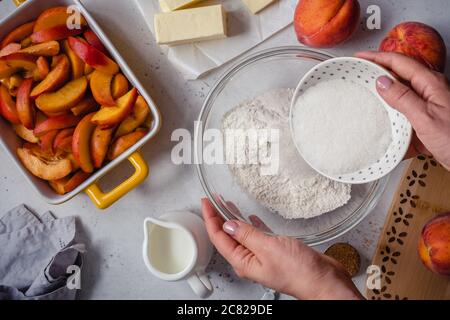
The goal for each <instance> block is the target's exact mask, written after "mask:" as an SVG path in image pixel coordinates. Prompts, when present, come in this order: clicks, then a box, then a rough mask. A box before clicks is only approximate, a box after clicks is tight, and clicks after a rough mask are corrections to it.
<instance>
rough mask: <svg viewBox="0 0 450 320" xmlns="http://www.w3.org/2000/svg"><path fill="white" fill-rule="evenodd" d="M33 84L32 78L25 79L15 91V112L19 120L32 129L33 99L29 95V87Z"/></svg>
mask: <svg viewBox="0 0 450 320" xmlns="http://www.w3.org/2000/svg"><path fill="white" fill-rule="evenodd" d="M32 86H33V79H25V80H24V81H22V84H21V85H20V87H19V90H18V91H17V99H16V106H17V114H18V116H19V119H20V122H22V124H23V125H24V126H25V127H26V128H27V129H30V130H32V129H33V128H34V115H35V111H34V101H33V100H32V99H31V97H30V93H31V87H32Z"/></svg>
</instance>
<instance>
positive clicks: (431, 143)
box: [356, 51, 450, 170]
mask: <svg viewBox="0 0 450 320" xmlns="http://www.w3.org/2000/svg"><path fill="white" fill-rule="evenodd" d="M356 56H357V57H359V58H363V59H367V60H371V61H373V62H375V63H377V64H379V65H382V66H384V67H386V68H388V69H390V70H392V71H393V72H394V73H395V74H396V75H398V76H399V77H400V78H401V79H403V80H404V81H405V82H404V83H402V82H400V81H392V80H391V79H390V78H388V77H384V76H383V77H380V78H378V80H377V89H378V92H379V93H380V95H381V96H382V97H383V98H384V99H385V100H386V102H387V103H388V104H389V105H390V106H392V107H393V108H395V109H397V110H398V111H400V112H401V113H403V114H404V115H405V116H406V118H408V120H409V121H410V122H411V124H412V126H413V128H414V130H415V135H414V138H413V142H412V144H411V148H410V152H408V156H409V157H412V156H415V155H417V154H420V153H425V154H430V153H431V154H432V155H433V156H434V157H435V158H436V160H438V161H439V162H440V163H441V164H442V165H443V166H444V167H445V168H446V169H447V170H450V87H449V84H448V81H447V79H446V78H445V76H444V75H443V74H442V73H439V72H436V71H432V70H431V69H428V68H427V67H426V66H424V65H423V64H421V63H419V62H417V61H415V60H413V59H411V58H408V57H406V56H404V55H402V54H398V53H387V52H370V51H369V52H359V53H357V54H356Z"/></svg>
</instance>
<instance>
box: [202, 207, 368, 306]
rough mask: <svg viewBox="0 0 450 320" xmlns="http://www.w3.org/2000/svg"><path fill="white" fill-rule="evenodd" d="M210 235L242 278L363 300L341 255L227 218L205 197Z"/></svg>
mask: <svg viewBox="0 0 450 320" xmlns="http://www.w3.org/2000/svg"><path fill="white" fill-rule="evenodd" d="M202 211H203V217H204V219H205V224H206V229H207V230H208V234H209V237H210V239H211V241H212V243H213V244H214V245H215V247H216V248H217V250H218V251H219V253H220V254H221V255H222V256H223V257H224V258H225V259H226V260H227V261H228V262H229V263H230V264H231V266H232V267H233V268H234V270H235V271H236V273H237V275H238V276H239V277H243V278H247V279H249V280H253V281H256V282H258V283H260V284H262V285H264V286H266V287H269V288H272V289H274V290H276V291H278V292H283V293H286V294H289V295H291V296H294V297H296V298H298V299H362V298H363V297H362V296H361V294H360V293H359V291H358V289H357V288H356V287H355V286H354V284H353V282H352V280H351V278H350V276H349V275H348V273H347V272H346V271H345V269H344V268H343V267H342V266H341V265H340V264H339V263H338V262H336V261H335V260H333V259H331V258H329V257H327V256H325V255H323V254H320V253H318V252H316V251H314V250H313V249H311V248H309V247H308V246H306V245H305V244H303V243H301V242H299V241H297V240H295V239H292V238H287V237H272V236H268V235H266V234H264V233H262V232H260V231H258V230H257V229H256V228H254V227H252V226H250V225H248V224H245V223H243V222H240V221H228V222H227V223H225V224H224V220H223V219H222V218H221V217H220V216H219V215H218V214H217V212H216V210H215V209H214V208H213V206H212V205H211V203H210V202H209V200H207V199H203V200H202Z"/></svg>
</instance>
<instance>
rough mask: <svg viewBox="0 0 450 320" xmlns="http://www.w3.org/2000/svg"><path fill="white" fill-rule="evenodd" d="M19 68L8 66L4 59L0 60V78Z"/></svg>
mask: <svg viewBox="0 0 450 320" xmlns="http://www.w3.org/2000/svg"><path fill="white" fill-rule="evenodd" d="M18 70H19V68H13V67H10V66H9V65H8V64H7V63H6V61H2V60H0V79H5V78H8V77H9V76H11V75H13V74H14V73H16V72H17V71H18Z"/></svg>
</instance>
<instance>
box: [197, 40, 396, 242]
mask: <svg viewBox="0 0 450 320" xmlns="http://www.w3.org/2000/svg"><path fill="white" fill-rule="evenodd" d="M288 54H291V55H292V54H297V55H299V56H300V55H301V54H305V55H307V54H310V56H309V57H308V56H305V57H304V58H312V56H316V57H317V56H322V57H323V58H324V59H332V58H335V56H334V55H333V54H331V53H328V52H326V51H323V50H316V49H310V48H306V47H303V46H281V47H273V48H269V49H265V50H261V51H258V52H256V53H253V54H251V55H247V56H245V57H243V58H241V59H239V60H238V61H236V62H235V63H233V64H232V66H231V67H229V68H228V69H227V70H225V71H224V72H223V74H222V75H221V76H220V77H219V78H218V80H217V81H216V82H215V83H214V85H213V86H212V89H211V90H210V92H209V93H208V95H207V96H206V98H205V100H204V103H203V106H202V108H201V111H200V114H199V116H198V120H197V122H196V124H195V130H194V132H195V135H194V160H195V166H196V171H197V175H198V178H199V180H200V184H201V185H202V188H203V190H204V192H205V193H206V195H207V197H208V199H209V200H210V201H211V203H212V205H213V206H214V208H215V209H216V210H217V212H218V213H219V214H220V215H221V216H222V218H223V219H225V221H229V220H240V221H242V222H247V221H246V220H244V219H243V218H242V217H239V216H235V215H233V214H232V213H231V212H230V211H229V210H227V209H226V208H225V207H224V206H222V205H221V204H220V203H219V201H218V200H219V199H218V198H219V197H218V196H217V195H214V194H213V192H212V191H211V188H210V184H209V183H208V181H207V180H206V178H205V176H206V174H205V172H204V167H203V162H202V156H203V154H202V153H203V130H204V126H203V124H204V122H205V120H206V119H208V117H209V114H210V111H211V108H212V103H211V102H212V101H214V100H215V98H216V97H217V96H218V95H219V94H220V92H222V90H223V88H224V87H225V86H226V84H227V83H228V81H229V80H231V79H232V78H233V76H234V75H236V74H237V73H238V72H239V71H241V70H242V69H244V68H246V67H247V66H249V65H252V64H254V63H256V62H258V61H260V60H263V59H267V58H271V57H276V56H281V55H288ZM388 177H389V176H388V175H387V176H385V177H384V178H382V179H380V180H378V181H374V182H372V187H371V190H370V191H369V193H368V195H367V196H366V199H365V200H364V202H363V203H362V204H360V205H359V206H358V208H357V209H355V210H354V212H353V214H351V215H349V216H348V217H346V218H345V219H343V220H342V221H340V222H339V223H338V224H336V225H334V226H333V227H331V228H329V229H327V230H325V231H321V232H319V233H315V234H307V235H302V236H296V235H288V237H291V238H295V239H298V240H302V241H303V242H304V243H306V244H308V245H311V246H315V245H319V244H322V243H325V242H328V241H331V240H333V239H336V238H337V237H340V236H341V235H343V234H345V233H346V232H348V231H349V230H351V229H352V228H354V227H355V226H356V225H358V224H359V223H360V222H361V221H362V220H363V219H364V218H365V217H366V216H367V215H368V214H369V213H370V212H371V211H372V210H373V209H374V208H375V206H376V205H377V204H378V202H379V199H380V198H381V196H382V194H383V193H384V190H385V189H386V186H387V182H388ZM358 212H360V214H356V213H358ZM293 221H295V220H293ZM265 233H266V234H268V235H272V236H276V235H277V234H275V233H272V232H267V231H265Z"/></svg>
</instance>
